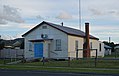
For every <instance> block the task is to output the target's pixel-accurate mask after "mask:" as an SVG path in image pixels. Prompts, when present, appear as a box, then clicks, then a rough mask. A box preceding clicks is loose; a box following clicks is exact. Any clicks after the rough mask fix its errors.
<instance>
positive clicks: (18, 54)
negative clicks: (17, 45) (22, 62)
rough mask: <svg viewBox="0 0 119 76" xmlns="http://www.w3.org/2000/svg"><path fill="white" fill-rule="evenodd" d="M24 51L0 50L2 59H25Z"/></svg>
mask: <svg viewBox="0 0 119 76" xmlns="http://www.w3.org/2000/svg"><path fill="white" fill-rule="evenodd" d="M23 56H24V50H23V49H3V50H0V58H23Z"/></svg>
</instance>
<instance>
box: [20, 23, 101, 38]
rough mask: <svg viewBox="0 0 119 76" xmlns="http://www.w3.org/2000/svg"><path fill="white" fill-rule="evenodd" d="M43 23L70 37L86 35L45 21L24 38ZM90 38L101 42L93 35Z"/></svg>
mask: <svg viewBox="0 0 119 76" xmlns="http://www.w3.org/2000/svg"><path fill="white" fill-rule="evenodd" d="M43 23H44V24H47V25H49V26H51V27H54V28H56V29H58V30H60V31H62V32H64V33H66V34H68V35H74V36H80V37H85V33H84V32H83V31H81V30H78V29H74V28H70V27H66V26H62V25H58V24H54V23H50V22H45V21H43V22H42V23H40V24H39V25H37V26H36V27H34V28H32V29H31V30H29V31H28V32H26V33H25V34H24V35H22V36H25V35H27V34H28V33H30V32H31V31H33V30H34V29H35V28H37V27H39V26H40V25H42V24H43ZM90 38H92V39H96V40H99V39H98V38H96V37H94V36H92V35H90Z"/></svg>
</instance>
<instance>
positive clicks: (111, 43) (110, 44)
mask: <svg viewBox="0 0 119 76" xmlns="http://www.w3.org/2000/svg"><path fill="white" fill-rule="evenodd" d="M103 43H104V44H105V45H108V46H110V47H112V49H111V50H112V52H114V46H115V44H114V42H110V43H109V42H107V41H103Z"/></svg>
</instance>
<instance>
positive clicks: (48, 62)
mask: <svg viewBox="0 0 119 76" xmlns="http://www.w3.org/2000/svg"><path fill="white" fill-rule="evenodd" d="M66 59H67V60H62V59H61V60H53V59H47V58H45V57H43V58H42V59H41V61H40V60H34V61H31V62H26V63H24V65H27V66H46V67H72V68H73V67H74V68H95V67H96V68H117V69H119V67H118V66H119V59H111V58H97V60H96V59H95V58H79V59H78V60H77V59H75V58H74V59H71V58H70V57H68V58H66Z"/></svg>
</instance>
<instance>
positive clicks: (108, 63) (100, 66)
mask: <svg viewBox="0 0 119 76" xmlns="http://www.w3.org/2000/svg"><path fill="white" fill-rule="evenodd" d="M0 62H1V60H0ZM0 68H4V69H17V70H45V71H63V72H96V73H119V60H98V61H97V66H96V67H95V62H94V59H80V60H71V61H70V66H68V61H48V62H45V63H44V65H43V62H29V63H19V64H15V65H0ZM105 69H106V70H105Z"/></svg>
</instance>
